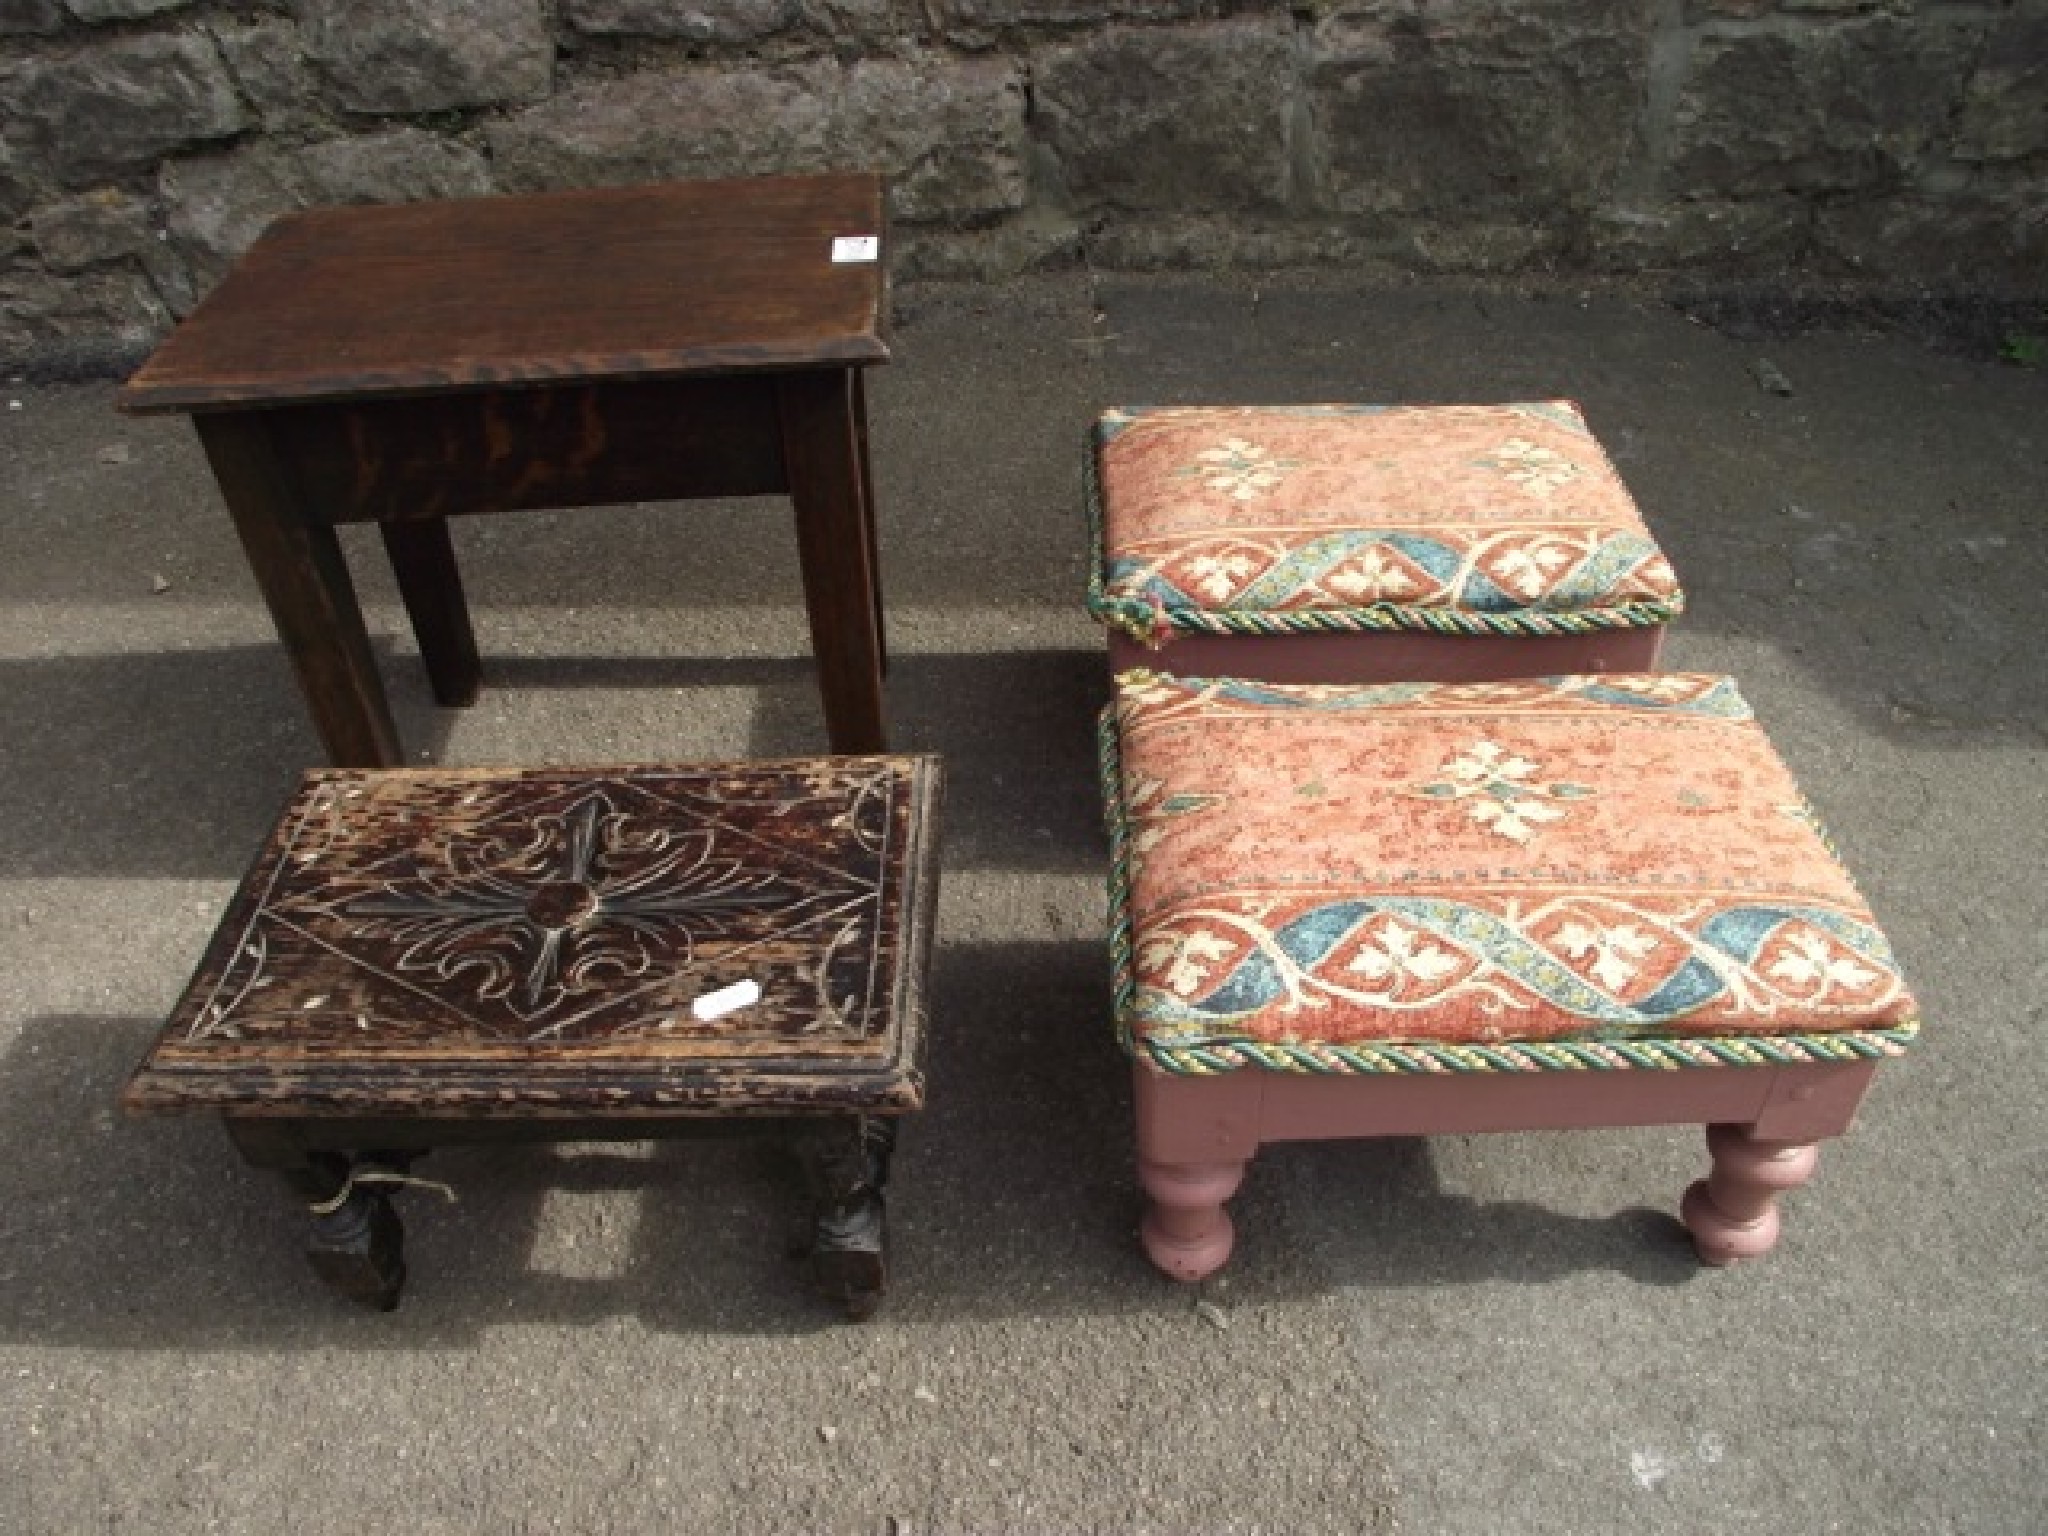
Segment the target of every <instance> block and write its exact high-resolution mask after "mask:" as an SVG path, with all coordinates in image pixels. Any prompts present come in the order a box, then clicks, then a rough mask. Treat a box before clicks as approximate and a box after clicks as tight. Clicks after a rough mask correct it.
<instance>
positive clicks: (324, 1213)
mask: <svg viewBox="0 0 2048 1536" xmlns="http://www.w3.org/2000/svg"><path fill="white" fill-rule="evenodd" d="M223 1123H224V1124H225V1126H226V1128H227V1133H228V1139H229V1140H231V1141H232V1142H234V1144H235V1149H236V1150H237V1151H238V1152H240V1153H241V1154H242V1157H243V1159H244V1161H246V1162H247V1163H248V1164H249V1165H250V1166H251V1167H254V1168H262V1169H266V1170H268V1171H270V1172H272V1173H275V1174H277V1175H278V1176H279V1177H280V1178H282V1179H283V1181H284V1184H285V1188H287V1189H288V1190H290V1191H291V1194H292V1198H293V1199H294V1200H296V1201H299V1202H301V1203H302V1204H303V1205H304V1206H305V1207H306V1208H307V1212H308V1227H307V1232H306V1260H307V1262H308V1263H310V1264H311V1265H312V1266H313V1272H314V1273H315V1274H317V1275H318V1276H319V1277H320V1278H321V1280H323V1281H324V1282H326V1284H327V1286H328V1288H329V1289H330V1290H333V1291H337V1292H339V1293H340V1294H341V1295H343V1296H346V1297H348V1299H349V1300H351V1301H355V1302H360V1303H362V1305H364V1306H366V1307H374V1308H375V1309H376V1310H377V1311H379V1312H389V1311H392V1310H393V1309H394V1308H396V1307H397V1305H398V1297H399V1294H400V1292H402V1291H403V1290H404V1289H405V1229H404V1227H403V1226H402V1225H401V1224H400V1222H399V1220H398V1212H397V1211H395V1210H393V1209H392V1206H391V1193H390V1189H389V1187H388V1186H385V1185H379V1184H376V1183H362V1184H352V1182H351V1180H352V1176H353V1174H354V1173H355V1171H356V1170H357V1168H358V1167H359V1166H362V1167H376V1168H380V1169H392V1170H396V1171H399V1172H403V1171H404V1169H405V1168H406V1167H407V1166H409V1165H410V1164H411V1162H412V1156H413V1155H412V1154H410V1153H405V1152H377V1153H368V1154H365V1155H364V1156H363V1157H362V1158H360V1159H358V1158H353V1157H351V1156H350V1155H349V1154H348V1153H346V1152H335V1151H326V1150H314V1149H311V1148H309V1147H307V1146H306V1145H305V1144H304V1142H303V1141H302V1140H301V1139H300V1136H299V1134H298V1131H297V1127H296V1123H295V1122H293V1121H291V1120H289V1119H281V1118H280V1119H271V1118H268V1117H242V1116H235V1115H230V1116H227V1117H225V1119H224V1121H223Z"/></svg>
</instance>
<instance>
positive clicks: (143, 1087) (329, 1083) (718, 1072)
mask: <svg viewBox="0 0 2048 1536" xmlns="http://www.w3.org/2000/svg"><path fill="white" fill-rule="evenodd" d="M939 786H940V769H939V764H938V760H937V759H935V758H928V757H840V758H819V759H812V760H804V761H794V762H783V763H757V764H736V765H725V764H710V765H704V766H697V767H675V768H660V767H647V768H632V769H606V770H602V771H585V772H578V771H571V770H563V769H534V770H526V771H515V772H476V771H455V770H417V771H393V772H357V771H348V772H340V771H333V772H317V773H311V774H308V775H307V776H306V779H305V782H304V783H303V785H302V786H301V788H300V790H299V792H298V793H297V795H296V796H294V798H293V799H292V801H291V803H290V804H289V805H288V806H287V807H286V809H285V812H284V814H283V816H282V817H281V819H280V820H279V822H278V824H277V827H276V829H275V830H274V831H273V833H272V834H271V837H270V840H269V842H268V844H267V846H266V847H265V848H264V850H263V852H262V854H261V855H260V856H259V857H258V858H257V860H256V863H255V865H254V866H253V867H252V868H251V870H250V872H249V874H248V876H247V877H246V878H245V879H244V880H243V882H242V884H241V887H240V889H239V890H238V891H237V892H236V894H235V897H234V899H233V901H232V902H231V903H230V905H229V907H228V910H227V914H226V916H225V917H224V918H223V919H222V921H221V925H220V928H219V930H218V931H217V932H216V933H215V935H214V938H213V941H212V943H211V944H210V945H209V946H208V948H207V951H206V955H205V958H204V959H203V960H202V961H201V962H200V965H199V969H198V971H197V972H196V973H195V975H194V976H193V978H192V981H191V984H190V985H189V986H188V987H187V989H186V991H185V995H184V997H183V999H182V1000H181V1001H180V1002H179V1004H178V1006H177V1009H176V1011H175V1012H174V1013H173V1014H172V1016H171V1019H170V1022H169V1023H168V1025H166V1027H165V1029H164V1031H163V1033H162V1034H161V1036H159V1038H158V1040H157V1042H156V1044H155V1046H154V1047H153V1048H152V1050H151V1051H150V1053H149V1056H148V1058H147V1059H146V1060H145V1061H144V1062H143V1064H142V1066H141V1067H140V1068H139V1069H138V1070H137V1072H136V1074H135V1076H134V1078H133V1079H132V1080H131V1081H130V1083H129V1085H128V1089H127V1093H126V1095H125V1099H124V1102H125V1103H126V1104H127V1106H128V1107H129V1108H130V1109H134V1110H141V1111H164V1110H187V1109H203V1110H215V1111H225V1112H234V1113H241V1114H258V1115H290V1116H307V1115H322V1114H333V1115H351V1116H363V1115H387V1116H393V1117H403V1116H417V1115H475V1116H507V1117H522V1118H525V1117H547V1116H557V1117H564V1118H568V1117H609V1116H632V1115H660V1114H745V1113H749V1112H754V1113H772V1112H790V1111H804V1110H821V1111H822V1110H839V1111H878V1112H882V1113H890V1112H900V1111H904V1110H911V1109H916V1108H918V1107H919V1106H920V1104H921V1103H922V1100H923V1077H922V1072H921V1068H920V1061H921V1056H922V1046H923V1035H924V1025H923V1003H922V984H923V977H924V970H925V966H926V961H927V950H928V944H929V933H930V926H931V910H932V903H933V900H934V898H935V893H936V886H937V827H936V805H937V797H938V793H939ZM747 982H751V983H754V984H756V985H758V987H759V989H760V995H759V1000H758V1001H756V1002H753V1003H752V1004H751V1005H748V1006H743V1007H740V1008H738V1009H737V1010H736V1011H733V1012H731V1013H727V1014H725V1015H723V1016H722V1017H716V1018H712V1019H708V1020H707V1019H704V1018H700V1017H698V1016H697V1014H696V1013H695V1012H693V1009H692V1004H693V1002H695V1001H696V1000H698V999H699V998H702V997H703V996H704V995H705V994H707V993H712V992H715V991H718V990H720V989H724V988H727V987H730V986H733V985H734V984H737V983H747Z"/></svg>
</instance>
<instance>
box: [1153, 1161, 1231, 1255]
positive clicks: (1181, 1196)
mask: <svg viewBox="0 0 2048 1536" xmlns="http://www.w3.org/2000/svg"><path fill="white" fill-rule="evenodd" d="M1243 1177H1244V1164H1242V1163H1203V1164H1195V1163H1140V1164H1139V1165H1138V1180H1139V1182H1140V1183H1141V1184H1143V1185H1144V1186H1145V1193H1146V1194H1147V1195H1149V1196H1150V1197H1151V1204H1150V1205H1149V1206H1148V1207H1147V1208H1146V1211H1145V1217H1144V1220H1143V1221H1142V1222H1141V1223H1140V1224H1139V1228H1138V1234H1139V1239H1140V1241H1141V1242H1143V1244H1144V1247H1145V1257H1146V1258H1148V1259H1150V1260H1151V1261H1152V1263H1153V1264H1154V1266H1156V1267H1157V1268H1158V1269H1159V1270H1160V1271H1161V1272H1162V1273H1164V1274H1166V1275H1169V1276H1171V1277H1172V1278H1173V1279H1175V1280H1179V1281H1182V1282H1184V1283H1189V1284H1192V1283H1193V1282H1194V1281H1197V1280H1203V1279H1206V1278H1208V1277H1209V1276H1210V1275H1213V1274H1215V1273H1216V1271H1217V1270H1219V1269H1221V1268H1222V1267H1223V1266H1224V1264H1225V1262H1226V1261H1228V1259H1229V1258H1230V1250H1231V1248H1232V1246H1233V1245H1234V1244H1235V1243H1236V1241H1237V1232H1236V1229H1235V1228H1234V1227H1232V1225H1231V1222H1230V1215H1229V1213H1228V1212H1227V1211H1225V1210H1224V1209H1223V1202H1224V1201H1226V1200H1228V1199H1229V1198H1230V1197H1231V1196H1232V1195H1234V1194H1236V1193H1237V1186H1238V1183H1239V1181H1241V1180H1242V1179H1243Z"/></svg>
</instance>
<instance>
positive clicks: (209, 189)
mask: <svg viewBox="0 0 2048 1536" xmlns="http://www.w3.org/2000/svg"><path fill="white" fill-rule="evenodd" d="M160 188H161V193H162V196H163V201H164V206H165V208H167V209H168V210H169V217H168V221H167V222H168V225H169V229H170V236H171V246H172V249H173V251H174V252H175V253H176V254H177V256H178V257H179V258H180V259H181V260H182V261H183V262H184V263H185V264H186V266H187V268H188V269H189V271H190V273H191V286H192V287H193V289H194V291H195V292H197V293H202V294H203V293H204V292H205V291H206V290H207V289H209V288H211V287H212V286H213V285H214V284H215V283H217V282H219V281H220V279H221V278H222V277H223V276H225V275H226V274H227V270H228V268H229V267H230V266H232V265H233V264H234V260H235V258H236V257H237V256H239V255H241V254H242V252H243V251H245V250H247V249H248V248H249V247H250V245H252V244H253V243H254V242H255V240H256V237H257V236H258V235H260V234H262V233H263V231H264V230H265V229H266V228H267V227H268V226H269V224H270V221H271V220H272V219H275V218H276V217H277V216H278V215H279V214H282V213H289V212H290V211H291V210H292V209H294V208H300V207H303V206H304V205H305V203H306V201H307V198H306V192H305V186H304V182H303V179H302V178H301V176H300V175H299V172H298V169H297V167H295V166H294V165H292V163H291V162H290V160H289V159H288V158H287V157H286V156H285V155H284V153H283V152H282V151H281V150H278V149H275V148H273V147H271V146H269V145H261V144H260V145H256V146H254V147H252V148H249V149H245V150H242V151H240V152H238V153H236V154H232V155H218V156H211V157H209V158H206V159H203V160H176V161H172V162H171V163H170V164H169V165H166V166H165V167H164V170H163V175H162V177H161V179H160Z"/></svg>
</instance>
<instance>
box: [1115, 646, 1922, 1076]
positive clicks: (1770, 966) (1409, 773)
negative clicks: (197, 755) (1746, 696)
mask: <svg viewBox="0 0 2048 1536" xmlns="http://www.w3.org/2000/svg"><path fill="white" fill-rule="evenodd" d="M1105 737H1106V742H1105V744H1106V746H1107V747H1108V748H1109V749H1110V750H1109V757H1108V761H1109V763H1110V765H1111V768H1110V778H1109V780H1108V781H1107V783H1106V788H1107V790H1108V791H1109V794H1110V807H1109V811H1110V822H1111V832H1112V836H1113V838H1114V840H1115V845H1116V853H1117V878H1116V882H1115V886H1116V904H1117V909H1118V910H1117V911H1116V912H1115V914H1114V920H1115V926H1116V933H1117V941H1118V963H1119V972H1120V974H1119V977H1118V1011H1119V1024H1120V1026H1121V1028H1122V1030H1123V1031H1124V1033H1125V1035H1126V1037H1127V1039H1128V1040H1129V1041H1130V1042H1131V1043H1132V1045H1133V1047H1134V1048H1144V1049H1149V1050H1151V1051H1153V1052H1154V1053H1155V1054H1157V1053H1160V1052H1166V1053H1169V1054H1170V1053H1173V1052H1175V1051H1179V1050H1182V1049H1186V1048H1194V1049H1201V1048H1206V1047H1209V1046H1214V1045H1216V1044H1217V1043H1219V1042H1223V1043H1228V1042H1233V1041H1235V1042H1252V1043H1263V1044H1277V1045H1286V1046H1295V1045H1313V1046H1327V1045H1336V1046H1345V1045H1353V1044H1358V1043H1360V1042H1380V1043H1385V1042H1402V1041H1420V1042H1437V1043H1449V1044H1453V1045H1471V1046H1487V1045H1493V1044H1498V1043H1501V1042H1554V1041H1564V1040H1586V1041H1638V1040H1644V1039H1653V1038H1654V1039H1660V1040H1686V1039H1689V1038H1693V1037H1714V1038H1716V1039H1727V1038H1730V1037H1748V1036H1765V1037H1767V1036H1798V1037H1811V1036H1814V1035H1828V1034H1831V1033H1833V1032H1842V1031H1862V1032H1866V1033H1868V1032H1876V1034H1877V1035H1879V1036H1884V1037H1885V1039H1883V1040H1880V1042H1879V1044H1880V1047H1882V1048H1883V1053H1885V1054H1896V1048H1895V1044H1890V1045H1888V1044H1887V1043H1886V1042H1887V1041H1891V1042H1898V1041H1903V1039H1904V1038H1906V1037H1907V1036H1909V1035H1910V1033H1911V1032H1912V1030H1913V1028H1914V1027H1915V1025H1914V1023H1913V1020H1914V1011H1915V1010H1914V1004H1913V1000H1912V998H1911V997H1910V996H1909V995H1908V993H1907V991H1906V989H1905V986H1904V984H1903V983H1902V981H1901V980H1900V977H1899V974H1898V969H1897V966H1896V964H1895V963H1894V961H1893V958H1892V953H1891V950H1890V948H1889V946H1888V945H1887V943H1886V941H1885V938H1884V936H1883V934H1882V933H1880V932H1879V930H1878V928H1877V925H1876V923H1875V921H1874V919H1873V918H1872V917H1871V914H1870V912H1869V909H1868V908H1867V907H1866V905H1865V904H1864V902H1863V900H1862V898H1861V897H1860V896H1859V895H1858V894H1857V891H1856V888H1855V886H1854V884H1853V882H1852V881H1851V880H1850V878H1849V875H1848V873H1847V871H1846V870H1844V869H1843V867H1842V865H1841V864H1840V862H1839V861H1838V860H1837V859H1836V858H1835V857H1834V855H1833V854H1832V853H1831V852H1830V851H1829V848H1828V845H1827V842H1826V840H1825V838H1824V836H1823V835H1822V833H1821V831H1820V829H1819V828H1818V826H1817V825H1816V824H1815V822H1814V819H1813V816H1812V813H1811V812H1810V810H1809V809H1808V808H1807V806H1806V803H1805V801H1804V800H1803V799H1802V797H1801V795H1800V793H1799V789H1798V786H1797V785H1796V784H1795V783H1794V782H1793V780H1792V776H1791V774H1790V772H1789V771H1788V770H1787V769H1786V768H1785V766H1784V764H1783V763H1782V762H1781V761H1780V760H1779V759H1778V757H1777V755H1776V753H1775V752H1774V751H1773V750H1772V748H1771V746H1770V744H1769V742H1768V741H1767V740H1766V739H1765V737H1764V735H1763V732H1762V730H1761V729H1760V728H1759V727H1758V726H1757V724H1756V723H1755V721H1754V720H1753V719H1752V718H1751V715H1750V711H1749V709H1748V706H1747V705H1746V704H1745V703H1744V702H1743V700H1742V697H1741V695H1740V694H1739V693H1738V692H1737V690H1736V687H1735V684H1734V683H1733V682H1732V681H1731V680H1730V679H1728V678H1724V677H1718V676H1709V675H1699V674H1681V673H1655V674H1626V673H1624V674H1616V673H1605V674H1600V675H1597V676H1587V677H1568V678H1548V679H1534V680H1528V681H1516V682H1496V683H1476V684H1475V683H1467V684H1446V683H1435V684H1432V683H1401V684H1392V685H1384V686H1377V687H1319V686H1305V685H1280V684H1263V683H1251V682H1243V681H1237V680H1230V679H1181V678H1171V677H1165V676H1161V675H1158V674H1155V673H1151V672H1142V671H1140V672H1128V673H1125V674H1123V675H1122V676H1121V677H1119V679H1118V680H1117V695H1116V700H1115V703H1114V705H1113V706H1112V709H1111V712H1110V714H1109V716H1108V717H1107V718H1106V720H1105ZM1887 1032H1888V1033H1887ZM1204 1059H1205V1060H1209V1059H1210V1058H1204ZM1723 1059H1725V1058H1723ZM1738 1059H1739V1058H1738ZM1232 1064H1239V1063H1238V1062H1237V1060H1236V1058H1231V1057H1229V1056H1228V1053H1226V1059H1224V1061H1223V1065H1225V1066H1228V1065H1232ZM1269 1064H1270V1063H1269ZM1537 1064H1538V1065H1551V1064H1564V1063H1562V1062H1558V1063H1552V1062H1548V1061H1539V1062H1538V1063H1537ZM1579 1064H1584V1062H1583V1061H1581V1062H1580V1063H1579ZM1596 1064H1597V1063H1596ZM1615 1064H1618V1065H1629V1064H1632V1063H1631V1062H1629V1061H1617V1062H1616V1063H1615ZM1703 1064H1711V1063H1705V1062H1704V1060H1703Z"/></svg>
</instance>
